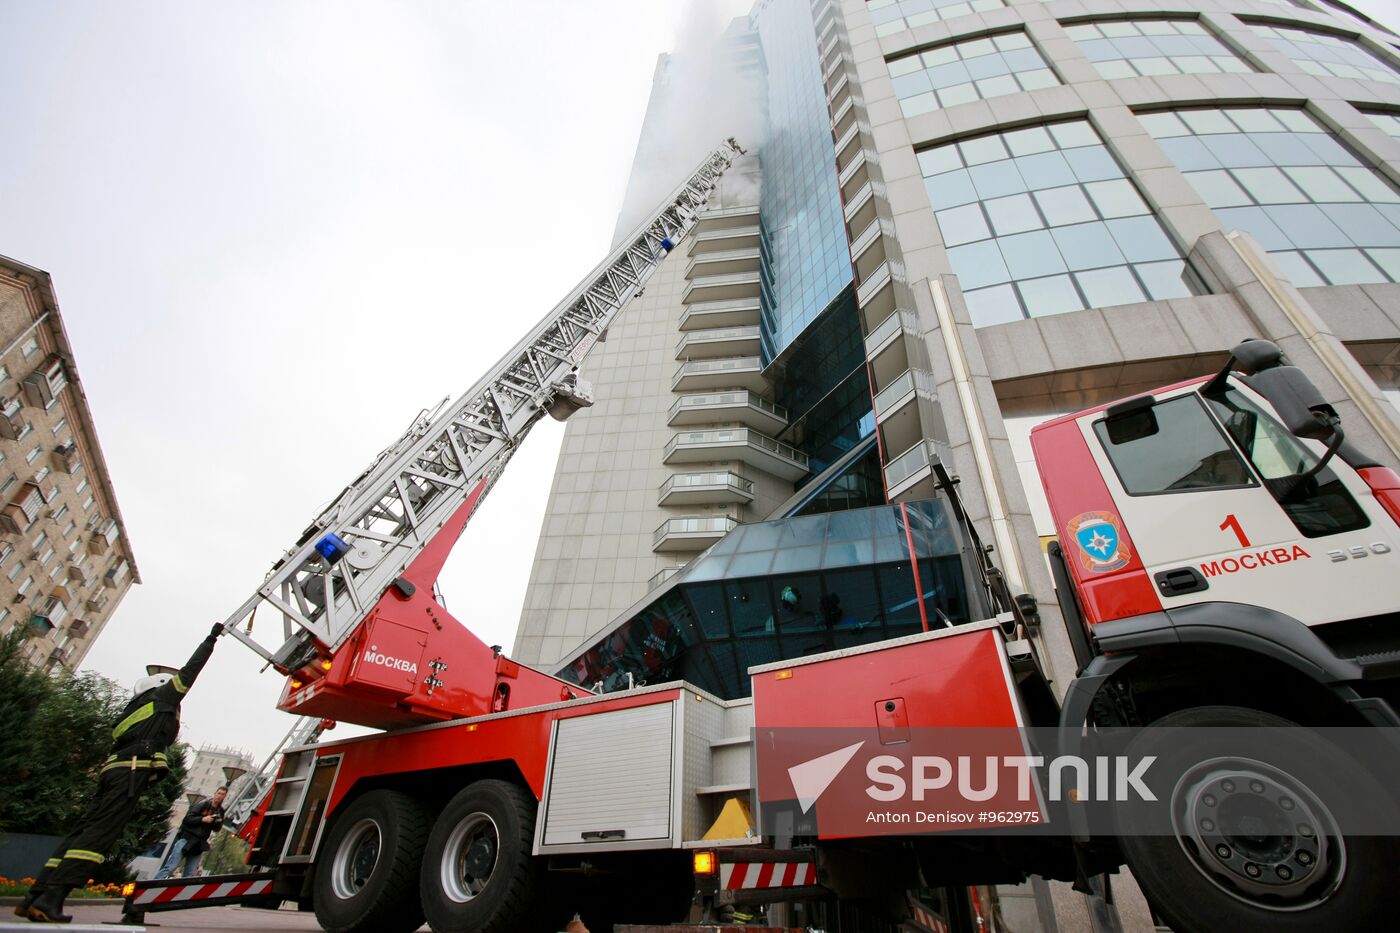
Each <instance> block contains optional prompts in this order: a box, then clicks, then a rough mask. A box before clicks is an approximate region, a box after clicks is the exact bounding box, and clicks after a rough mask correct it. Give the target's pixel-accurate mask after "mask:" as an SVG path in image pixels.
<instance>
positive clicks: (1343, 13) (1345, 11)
mask: <svg viewBox="0 0 1400 933" xmlns="http://www.w3.org/2000/svg"><path fill="white" fill-rule="evenodd" d="M1318 5H1319V6H1321V7H1322V8H1323V9H1324V10H1326V11H1327V12H1328V13H1330V14H1332V15H1333V16H1336V17H1339V18H1341V19H1348V20H1351V21H1352V22H1353V23H1360V24H1361V25H1363V26H1369V27H1370V28H1372V29H1376V30H1379V31H1380V32H1388V33H1390V34H1391V35H1392V36H1393V35H1395V33H1394V32H1393V31H1392V30H1390V29H1387V28H1386V27H1385V26H1382V25H1381V24H1380V23H1378V22H1376V21H1375V20H1373V19H1371V17H1369V16H1366V15H1365V14H1363V13H1361V12H1359V11H1357V10H1352V9H1349V8H1347V7H1345V6H1343V5H1342V4H1340V3H1329V2H1328V0H1321V2H1320V3H1319V4H1318Z"/></svg>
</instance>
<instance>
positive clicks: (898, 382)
mask: <svg viewBox="0 0 1400 933" xmlns="http://www.w3.org/2000/svg"><path fill="white" fill-rule="evenodd" d="M875 423H876V424H878V425H879V427H880V435H881V436H882V437H883V438H884V441H885V449H886V450H906V449H908V448H909V446H910V445H911V444H913V443H914V442H915V441H918V440H919V439H920V438H923V437H927V436H928V435H929V434H930V433H931V431H936V430H938V426H939V425H940V424H941V423H942V421H941V419H940V418H939V412H938V397H937V395H936V394H935V392H934V388H933V377H932V376H930V375H929V374H928V373H926V372H924V371H923V370H921V369H908V370H905V371H904V372H902V373H900V374H899V376H898V377H896V378H895V380H894V381H893V382H891V383H890V384H889V385H887V386H885V387H884V388H883V389H881V390H880V392H878V393H877V394H876V396H875ZM926 428H928V429H929V430H925V429H926Z"/></svg>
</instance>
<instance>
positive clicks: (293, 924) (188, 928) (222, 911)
mask: <svg viewBox="0 0 1400 933" xmlns="http://www.w3.org/2000/svg"><path fill="white" fill-rule="evenodd" d="M13 909H14V908H13V907H9V906H6V907H5V908H4V912H3V913H0V930H6V931H8V930H10V929H15V930H24V931H26V933H30V931H37V930H47V929H50V927H49V926H48V925H47V924H37V923H27V922H25V921H23V920H20V919H19V918H18V917H16V916H15V915H14V914H13V913H11V911H12V910H13ZM64 909H65V910H67V911H68V912H69V913H71V914H72V915H73V925H74V926H78V925H80V924H81V925H83V926H88V925H98V926H99V927H100V929H101V930H102V933H120V931H121V930H124V929H125V930H132V931H133V933H134V930H135V929H137V928H134V927H122V926H109V925H107V924H116V923H117V922H118V921H120V920H121V918H122V905H121V904H120V903H107V904H84V903H83V902H82V901H81V900H80V899H77V898H73V899H71V900H69V901H68V903H67V904H65V905H64ZM146 921H147V923H146V929H149V930H152V931H159V933H203V931H205V930H231V931H238V933H312V931H319V930H320V929H321V928H320V927H319V926H317V925H316V915H315V914H312V913H301V912H299V911H297V910H294V909H289V910H254V909H253V908H251V907H204V908H201V909H199V910H172V911H168V912H163V913H150V914H146ZM52 929H58V930H72V929H73V927H53V928H52ZM423 929H424V930H426V929H428V928H427V927H426V926H425V927H423Z"/></svg>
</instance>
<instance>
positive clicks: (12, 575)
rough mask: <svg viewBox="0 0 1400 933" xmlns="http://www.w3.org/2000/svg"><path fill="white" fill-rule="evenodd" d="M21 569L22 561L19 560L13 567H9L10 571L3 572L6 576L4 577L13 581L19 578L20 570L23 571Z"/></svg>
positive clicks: (22, 568)
mask: <svg viewBox="0 0 1400 933" xmlns="http://www.w3.org/2000/svg"><path fill="white" fill-rule="evenodd" d="M23 570H24V562H23V561H21V562H19V563H18V564H15V565H14V566H13V567H11V568H10V572H9V573H7V574H5V577H6V579H8V580H9V581H10V582H11V583H14V582H15V580H17V579H19V575H20V572H21V571H23Z"/></svg>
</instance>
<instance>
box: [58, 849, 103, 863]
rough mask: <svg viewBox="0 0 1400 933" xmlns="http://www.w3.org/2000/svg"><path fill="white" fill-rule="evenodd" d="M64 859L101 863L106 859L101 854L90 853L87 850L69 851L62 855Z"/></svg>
mask: <svg viewBox="0 0 1400 933" xmlns="http://www.w3.org/2000/svg"><path fill="white" fill-rule="evenodd" d="M63 857H64V858H65V859H70V858H71V859H77V860H79V861H82V862H101V861H102V860H103V859H105V858H106V856H105V855H103V854H102V853H101V852H90V851H88V850H87V849H69V850H68V851H67V852H64V853H63Z"/></svg>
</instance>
